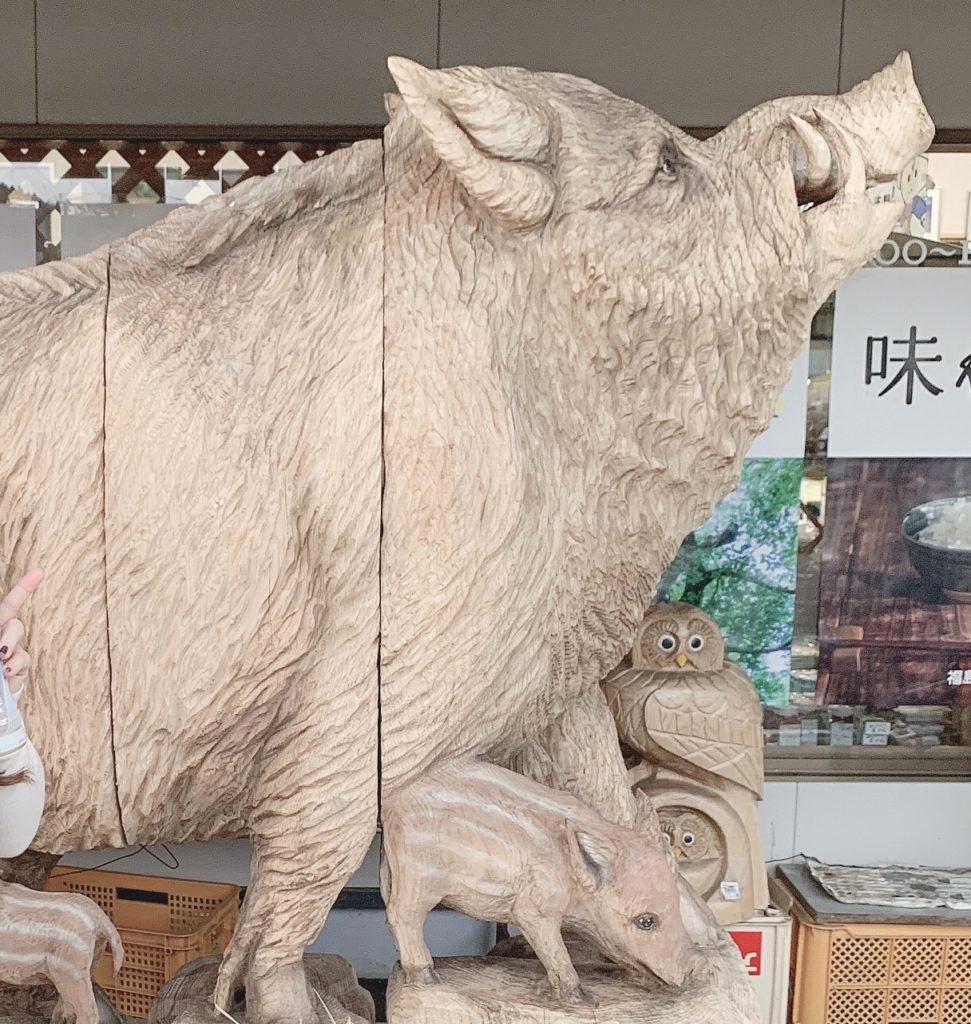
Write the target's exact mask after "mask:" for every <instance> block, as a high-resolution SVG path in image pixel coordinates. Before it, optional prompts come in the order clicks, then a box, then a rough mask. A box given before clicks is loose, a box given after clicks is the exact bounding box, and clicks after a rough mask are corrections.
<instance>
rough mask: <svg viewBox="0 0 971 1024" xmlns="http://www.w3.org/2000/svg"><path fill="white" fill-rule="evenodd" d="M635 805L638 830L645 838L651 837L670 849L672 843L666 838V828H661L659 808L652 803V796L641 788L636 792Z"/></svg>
mask: <svg viewBox="0 0 971 1024" xmlns="http://www.w3.org/2000/svg"><path fill="white" fill-rule="evenodd" d="M634 807H635V811H636V820H635V825H634V827H635V828H636V829H637V831H638V832H640V834H641V835H642V836H644V837H645V838H647V839H650V840H651V842H654V843H657V844H658V846H661V847H666V848H667V849H669V850H670V848H671V847H670V844H669V843H668V841H667V839H665V838H664V830H663V829H662V828H661V820H660V818H658V816H657V810H656V809H655V807H654V804H653V803H651V798H650V797H649V796H648V795H647V793H645V792H644V791H643V790H641V789H638V790H635V792H634Z"/></svg>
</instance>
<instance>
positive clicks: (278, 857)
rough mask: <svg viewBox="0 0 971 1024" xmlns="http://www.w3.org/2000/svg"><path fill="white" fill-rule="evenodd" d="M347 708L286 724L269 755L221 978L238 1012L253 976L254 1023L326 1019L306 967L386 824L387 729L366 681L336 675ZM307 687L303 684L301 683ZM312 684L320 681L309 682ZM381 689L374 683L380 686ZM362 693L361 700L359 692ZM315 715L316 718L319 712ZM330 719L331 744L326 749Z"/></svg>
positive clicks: (219, 994)
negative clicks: (382, 763)
mask: <svg viewBox="0 0 971 1024" xmlns="http://www.w3.org/2000/svg"><path fill="white" fill-rule="evenodd" d="M327 682H328V685H330V686H334V687H335V689H336V692H339V693H340V692H342V699H343V700H344V701H345V704H344V706H342V707H341V708H340V709H339V710H334V711H332V712H331V714H330V715H328V716H327V717H326V718H323V716H322V715H321V711H320V709H319V708H314V709H312V710H311V711H307V710H304V711H302V712H301V713H300V715H299V716H298V717H299V719H300V721H301V722H302V723H304V724H303V727H301V728H294V729H287V728H281V729H280V730H279V732H278V734H277V737H276V739H275V740H274V742H273V744H272V745H270V746H269V747H268V748H267V749H265V750H263V751H262V752H261V753H260V755H259V756H260V760H261V763H260V766H259V778H260V780H261V781H260V782H259V784H258V787H257V791H256V793H255V794H254V801H253V811H252V813H251V815H250V820H249V822H248V824H249V828H250V831H251V837H252V843H253V860H252V866H251V871H250V885H249V887H248V888H247V891H246V899H245V901H244V903H243V908H242V911H241V913H240V918H239V922H238V924H237V926H236V931H235V933H234V935H233V938H232V941H231V943H230V946H229V948H228V949H227V951H226V956H225V958H224V960H223V964H222V966H221V968H220V971H219V977H218V980H217V983H216V991H215V1002H216V1005H217V1006H220V1007H222V1008H223V1009H225V1010H229V1009H231V1006H230V1004H231V1002H232V995H233V990H234V988H235V987H236V986H237V985H238V983H239V982H240V981H241V980H243V978H244V976H245V983H246V1018H247V1020H248V1021H250V1022H251V1024H308V1022H315V1021H317V1020H318V1018H319V1013H318V1008H319V1005H320V1004H319V1001H318V999H317V997H316V996H314V995H313V993H312V992H311V991H310V989H309V987H308V984H307V980H306V975H305V972H304V966H303V957H304V951H305V949H306V947H307V946H308V945H309V944H310V943H311V942H313V941H314V939H315V938H316V937H317V934H318V932H319V931H320V929H321V928H322V927H323V925H324V923H325V921H326V920H327V915H328V914H329V912H330V908H331V906H332V905H333V903H334V900H335V899H336V898H337V896H338V894H339V893H340V891H341V889H342V888H343V887H344V886H345V885H346V884H347V881H348V879H349V878H350V876H351V874H352V873H353V872H354V871H355V870H356V869H357V867H358V866H359V865H360V863H361V861H362V860H363V859H364V855H365V854H366V853H367V850H368V846H369V845H370V843H371V840H372V838H373V836H374V832H375V826H376V823H377V790H378V785H377V736H376V727H375V720H376V716H375V714H374V708H373V700H372V699H371V690H369V687H368V686H367V685H366V682H365V681H361V683H360V685H355V684H356V682H357V681H356V680H355V681H350V680H344V681H343V682H344V685H342V686H340V687H337V686H336V682H337V681H336V680H335V679H333V678H332V679H331V680H328V681H327ZM298 685H302V684H298ZM306 685H307V686H308V687H309V686H312V685H313V684H312V683H311V682H310V681H309V680H308V681H307V684H306ZM372 689H373V688H372ZM357 695H360V696H359V698H358V699H352V698H353V697H355V696H357ZM311 716H313V717H311ZM320 720H324V721H327V722H328V725H329V727H330V728H329V734H328V739H329V749H328V750H327V751H326V753H325V752H324V751H323V750H322V749H319V748H318V747H317V742H318V738H319V735H320V732H319V729H318V728H310V727H308V726H309V724H311V723H314V722H315V721H320Z"/></svg>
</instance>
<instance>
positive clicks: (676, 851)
mask: <svg viewBox="0 0 971 1024" xmlns="http://www.w3.org/2000/svg"><path fill="white" fill-rule="evenodd" d="M683 856H684V850H682V849H681V847H680V846H676V847H675V848H674V859H675V860H681V858H682V857H683Z"/></svg>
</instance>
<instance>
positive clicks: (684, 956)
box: [651, 944, 704, 988]
mask: <svg viewBox="0 0 971 1024" xmlns="http://www.w3.org/2000/svg"><path fill="white" fill-rule="evenodd" d="M703 961H704V956H703V954H702V952H701V950H700V949H698V947H697V946H695V945H693V944H692V945H688V946H685V947H682V949H681V950H680V951H679V952H678V953H676V954H675V955H673V956H670V957H666V958H665V961H664V963H663V964H652V965H651V970H652V972H653V973H654V974H655V975H657V977H658V978H660V980H661V981H663V982H664V983H665V984H666V985H671V986H672V987H673V988H681V986H682V985H684V983H685V982H686V981H688V980H689V979H690V978H691V976H692V975H693V974H694V972H695V971H696V970H697V969H698V967H700V966H701V964H702V962H703Z"/></svg>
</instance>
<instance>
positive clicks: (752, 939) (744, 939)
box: [728, 931, 762, 978]
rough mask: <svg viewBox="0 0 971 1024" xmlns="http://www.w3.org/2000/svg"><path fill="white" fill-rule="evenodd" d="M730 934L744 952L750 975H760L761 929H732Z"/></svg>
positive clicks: (742, 952)
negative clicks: (751, 930)
mask: <svg viewBox="0 0 971 1024" xmlns="http://www.w3.org/2000/svg"><path fill="white" fill-rule="evenodd" d="M728 934H729V935H731V937H732V939H733V940H734V941H735V945H736V946H738V951H739V952H740V953H741V954H742V959H743V960H744V961H745V967H746V969H747V970H748V973H749V975H750V976H751V977H753V978H758V977H760V976H761V974H762V933H761V932H760V931H756V932H734V931H730V932H729V933H728Z"/></svg>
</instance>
